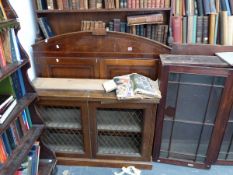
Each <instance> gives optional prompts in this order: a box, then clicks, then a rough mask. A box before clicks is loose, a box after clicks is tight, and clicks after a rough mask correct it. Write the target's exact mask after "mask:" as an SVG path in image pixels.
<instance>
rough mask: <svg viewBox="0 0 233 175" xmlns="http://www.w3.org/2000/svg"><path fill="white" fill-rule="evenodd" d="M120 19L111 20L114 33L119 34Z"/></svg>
mask: <svg viewBox="0 0 233 175" xmlns="http://www.w3.org/2000/svg"><path fill="white" fill-rule="evenodd" d="M120 23H121V21H120V19H113V25H114V31H116V32H120Z"/></svg>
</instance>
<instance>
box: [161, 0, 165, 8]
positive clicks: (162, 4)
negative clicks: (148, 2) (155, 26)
mask: <svg viewBox="0 0 233 175" xmlns="http://www.w3.org/2000/svg"><path fill="white" fill-rule="evenodd" d="M164 6H165V0H160V7H161V8H164Z"/></svg>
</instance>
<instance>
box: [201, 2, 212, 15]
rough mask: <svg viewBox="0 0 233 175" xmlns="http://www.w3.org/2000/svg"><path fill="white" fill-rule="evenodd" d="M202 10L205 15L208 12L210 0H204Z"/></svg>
mask: <svg viewBox="0 0 233 175" xmlns="http://www.w3.org/2000/svg"><path fill="white" fill-rule="evenodd" d="M203 2H204V11H205V15H208V14H210V13H211V12H210V0H204V1H203Z"/></svg>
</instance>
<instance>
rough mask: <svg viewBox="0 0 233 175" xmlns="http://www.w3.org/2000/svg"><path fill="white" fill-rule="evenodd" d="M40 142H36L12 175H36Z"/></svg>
mask: <svg viewBox="0 0 233 175" xmlns="http://www.w3.org/2000/svg"><path fill="white" fill-rule="evenodd" d="M39 158H40V144H39V142H36V143H35V144H34V145H33V146H32V148H31V150H30V151H29V154H28V156H27V157H26V159H25V160H24V162H23V163H22V164H21V166H20V168H19V169H18V170H17V171H16V172H15V174H14V175H38V167H39Z"/></svg>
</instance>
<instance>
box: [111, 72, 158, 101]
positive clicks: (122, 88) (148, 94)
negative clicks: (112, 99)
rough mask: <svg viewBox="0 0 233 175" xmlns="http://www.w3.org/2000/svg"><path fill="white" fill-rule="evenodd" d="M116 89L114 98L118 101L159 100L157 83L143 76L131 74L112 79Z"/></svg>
mask: <svg viewBox="0 0 233 175" xmlns="http://www.w3.org/2000/svg"><path fill="white" fill-rule="evenodd" d="M113 80H114V81H115V83H116V85H117V88H116V96H117V99H119V100H126V99H144V98H161V93H160V91H159V88H158V82H157V81H153V80H151V79H150V78H148V77H145V76H143V75H140V74H137V73H132V74H128V75H123V76H117V77H114V78H113Z"/></svg>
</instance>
